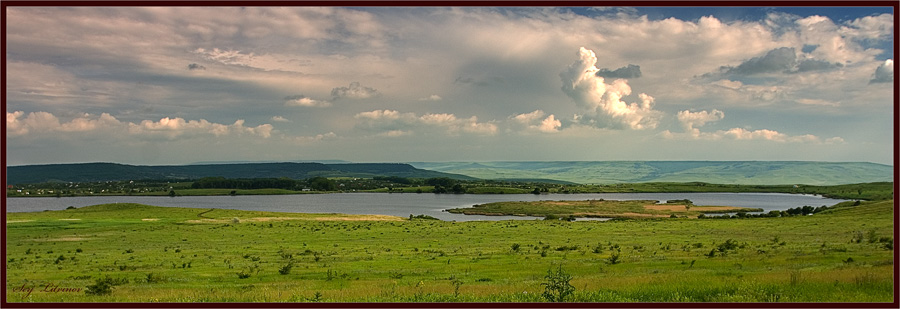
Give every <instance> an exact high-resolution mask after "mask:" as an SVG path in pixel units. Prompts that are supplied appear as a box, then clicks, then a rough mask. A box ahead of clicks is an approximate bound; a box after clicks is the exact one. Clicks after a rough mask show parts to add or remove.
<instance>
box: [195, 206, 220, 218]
mask: <svg viewBox="0 0 900 309" xmlns="http://www.w3.org/2000/svg"><path fill="white" fill-rule="evenodd" d="M213 210H216V209H215V208H210V209H209V210H207V211H204V212H201V213H198V214H197V217H200V218H206V219H213V218H211V217H207V216H204V214H207V213H209V212H210V211H213Z"/></svg>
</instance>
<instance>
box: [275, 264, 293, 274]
mask: <svg viewBox="0 0 900 309" xmlns="http://www.w3.org/2000/svg"><path fill="white" fill-rule="evenodd" d="M291 268H294V263H287V264H285V265H284V266H282V267H281V268H280V269H278V273H279V274H282V275H288V274H290V273H291Z"/></svg>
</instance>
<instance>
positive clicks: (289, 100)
mask: <svg viewBox="0 0 900 309" xmlns="http://www.w3.org/2000/svg"><path fill="white" fill-rule="evenodd" d="M284 100H285V102H284V106H303V107H329V106H331V102H329V101H323V100H316V99H313V98H310V97H307V96H304V95H302V94H301V95H293V96H288V97H285V98H284Z"/></svg>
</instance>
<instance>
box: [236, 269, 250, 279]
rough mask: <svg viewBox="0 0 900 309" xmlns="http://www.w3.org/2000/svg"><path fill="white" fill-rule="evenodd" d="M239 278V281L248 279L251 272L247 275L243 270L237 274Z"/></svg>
mask: <svg viewBox="0 0 900 309" xmlns="http://www.w3.org/2000/svg"><path fill="white" fill-rule="evenodd" d="M237 276H238V279H247V278H250V273H249V272H246V273H245V272H244V271H243V270H241V272H239V273H237Z"/></svg>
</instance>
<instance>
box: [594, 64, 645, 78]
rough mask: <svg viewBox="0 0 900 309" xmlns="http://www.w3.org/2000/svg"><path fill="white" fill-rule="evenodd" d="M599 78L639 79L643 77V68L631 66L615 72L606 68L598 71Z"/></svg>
mask: <svg viewBox="0 0 900 309" xmlns="http://www.w3.org/2000/svg"><path fill="white" fill-rule="evenodd" d="M597 76H600V77H603V78H638V77H641V66H639V65H634V64H629V65H627V66H624V67H621V68H618V69H615V70H614V71H610V70H609V69H606V68H604V69H600V71H597Z"/></svg>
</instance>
